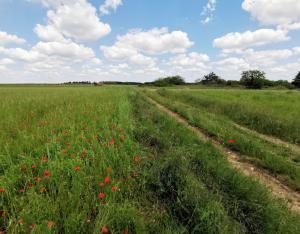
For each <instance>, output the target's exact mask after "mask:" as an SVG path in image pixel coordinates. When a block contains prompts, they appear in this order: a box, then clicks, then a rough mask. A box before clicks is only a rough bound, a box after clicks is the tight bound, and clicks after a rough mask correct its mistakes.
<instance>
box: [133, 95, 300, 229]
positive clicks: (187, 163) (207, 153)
mask: <svg viewBox="0 0 300 234" xmlns="http://www.w3.org/2000/svg"><path fill="white" fill-rule="evenodd" d="M134 102H135V103H136V104H135V105H136V114H135V116H136V119H137V124H136V126H137V128H136V139H137V140H139V141H140V142H141V143H142V144H143V145H144V146H145V147H146V148H149V147H150V148H151V149H152V152H153V154H154V155H155V157H154V160H153V161H152V162H150V163H149V165H147V167H148V174H147V175H146V176H145V181H146V184H147V186H148V187H149V189H150V190H152V191H153V193H154V194H155V195H156V197H157V199H159V200H160V202H161V203H162V204H164V205H165V206H166V209H167V210H168V212H169V213H170V215H172V217H174V218H175V219H177V220H178V222H180V223H182V224H183V225H185V226H186V227H187V230H188V232H189V233H193V232H195V233H222V232H225V233H226V232H229V233H295V232H299V231H300V226H299V222H298V219H299V217H298V216H297V215H294V214H292V213H291V212H290V211H289V210H288V208H287V207H286V206H285V205H284V204H283V203H282V202H281V201H279V200H276V199H274V198H272V197H271V195H270V194H269V192H268V191H267V190H266V188H264V186H262V185H260V184H259V183H258V182H256V181H255V180H254V179H253V178H249V177H246V176H244V175H242V174H241V173H240V172H238V171H236V170H235V169H233V168H232V167H231V166H230V165H229V163H228V162H227V161H226V159H225V157H223V156H222V155H221V154H220V153H219V152H218V151H217V150H216V149H215V148H214V147H213V146H212V145H210V144H208V143H203V142H201V141H200V140H199V139H198V138H197V136H195V135H194V134H193V133H192V132H191V131H190V130H188V129H187V128H185V127H184V126H182V125H180V124H179V123H178V122H177V121H176V120H174V119H171V118H170V117H169V116H167V115H166V114H164V113H159V111H158V110H157V109H156V108H155V107H154V106H152V105H150V104H149V103H147V102H146V101H145V100H143V98H142V97H141V96H140V97H139V96H138V97H135V98H134ZM191 209H193V211H191Z"/></svg>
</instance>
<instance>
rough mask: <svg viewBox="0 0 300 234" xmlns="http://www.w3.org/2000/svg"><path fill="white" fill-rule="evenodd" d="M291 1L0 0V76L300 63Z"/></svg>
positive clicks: (82, 77) (77, 76)
mask: <svg viewBox="0 0 300 234" xmlns="http://www.w3.org/2000/svg"><path fill="white" fill-rule="evenodd" d="M299 42H300V1H299V0H230V1H228V0H0V83H62V82H68V81H134V82H146V81H152V80H154V79H157V78H159V77H165V76H171V75H181V76H183V77H184V78H185V80H186V81H188V82H193V81H195V80H196V79H199V78H202V77H203V76H204V75H205V74H207V73H210V72H215V73H216V74H218V75H219V76H221V77H222V78H223V79H226V80H239V79H240V76H241V73H242V71H246V70H252V69H259V70H263V71H265V73H266V76H267V78H268V79H271V80H289V81H291V80H292V79H293V78H294V77H295V75H296V74H297V73H298V71H299V70H300V43H299Z"/></svg>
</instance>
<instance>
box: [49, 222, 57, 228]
mask: <svg viewBox="0 0 300 234" xmlns="http://www.w3.org/2000/svg"><path fill="white" fill-rule="evenodd" d="M54 225H55V223H54V222H53V221H49V222H48V223H47V227H48V228H53V227H54Z"/></svg>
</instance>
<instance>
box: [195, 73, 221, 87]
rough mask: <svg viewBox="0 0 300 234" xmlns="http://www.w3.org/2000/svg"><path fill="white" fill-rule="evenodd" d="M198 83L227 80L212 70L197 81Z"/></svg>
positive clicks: (215, 82)
mask: <svg viewBox="0 0 300 234" xmlns="http://www.w3.org/2000/svg"><path fill="white" fill-rule="evenodd" d="M196 82H197V83H202V84H204V85H209V84H226V81H225V80H223V79H221V78H220V77H219V76H218V75H216V74H215V73H214V72H211V73H209V74H207V75H205V76H204V77H203V78H202V79H201V80H198V81H196Z"/></svg>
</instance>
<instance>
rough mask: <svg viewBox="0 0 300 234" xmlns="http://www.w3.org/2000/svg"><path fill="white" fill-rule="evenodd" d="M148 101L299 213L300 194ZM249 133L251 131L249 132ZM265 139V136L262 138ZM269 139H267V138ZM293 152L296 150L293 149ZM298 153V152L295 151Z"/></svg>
mask: <svg viewBox="0 0 300 234" xmlns="http://www.w3.org/2000/svg"><path fill="white" fill-rule="evenodd" d="M147 99H148V101H149V102H151V103H152V104H154V105H155V106H156V107H157V108H158V109H160V110H161V111H163V112H165V113H167V114H168V115H170V116H171V117H172V118H174V119H176V120H177V121H178V122H179V123H181V124H183V125H185V126H186V127H187V128H188V129H190V130H191V131H193V132H194V133H195V134H196V135H197V136H198V137H199V138H200V139H202V140H204V141H205V142H210V143H211V144H213V145H214V146H215V147H216V148H217V149H218V150H220V152H221V153H222V154H224V155H225V156H226V157H227V159H228V161H229V163H230V164H231V165H232V166H233V167H234V168H236V169H238V170H240V171H242V172H243V173H244V174H245V175H247V176H254V177H255V178H257V179H258V181H260V182H261V183H263V184H264V185H265V186H266V187H267V188H268V189H269V190H270V191H271V192H272V194H273V195H274V196H276V197H278V198H281V199H284V200H286V201H287V202H288V204H289V206H290V208H291V210H293V211H295V212H297V213H300V194H299V193H298V192H296V191H294V190H292V189H291V188H289V187H288V186H286V185H284V184H283V183H282V182H281V181H279V180H278V179H276V178H275V177H273V176H272V175H271V174H270V173H268V172H267V171H266V170H263V169H261V168H257V167H256V166H255V165H254V164H252V163H249V162H246V161H242V160H241V159H242V158H246V157H245V156H242V155H240V154H238V153H237V152H234V151H232V150H230V149H228V148H227V147H225V146H224V145H223V144H221V143H220V142H219V141H217V140H215V139H213V138H212V137H210V136H209V135H208V134H207V133H205V131H203V130H202V129H200V128H197V127H194V126H192V125H191V124H189V123H188V121H187V120H186V119H185V118H183V117H182V116H180V115H179V114H177V113H175V112H173V111H172V110H170V109H169V108H167V107H165V106H163V105H162V104H160V103H158V102H157V101H155V100H153V99H152V98H150V97H147ZM250 131H251V130H250ZM264 137H266V136H264ZM268 138H269V137H268ZM269 140H270V141H271V140H272V142H273V143H275V142H277V144H285V142H282V141H280V140H277V139H272V138H270V139H269ZM294 150H297V148H294ZM296 152H298V151H296Z"/></svg>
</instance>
